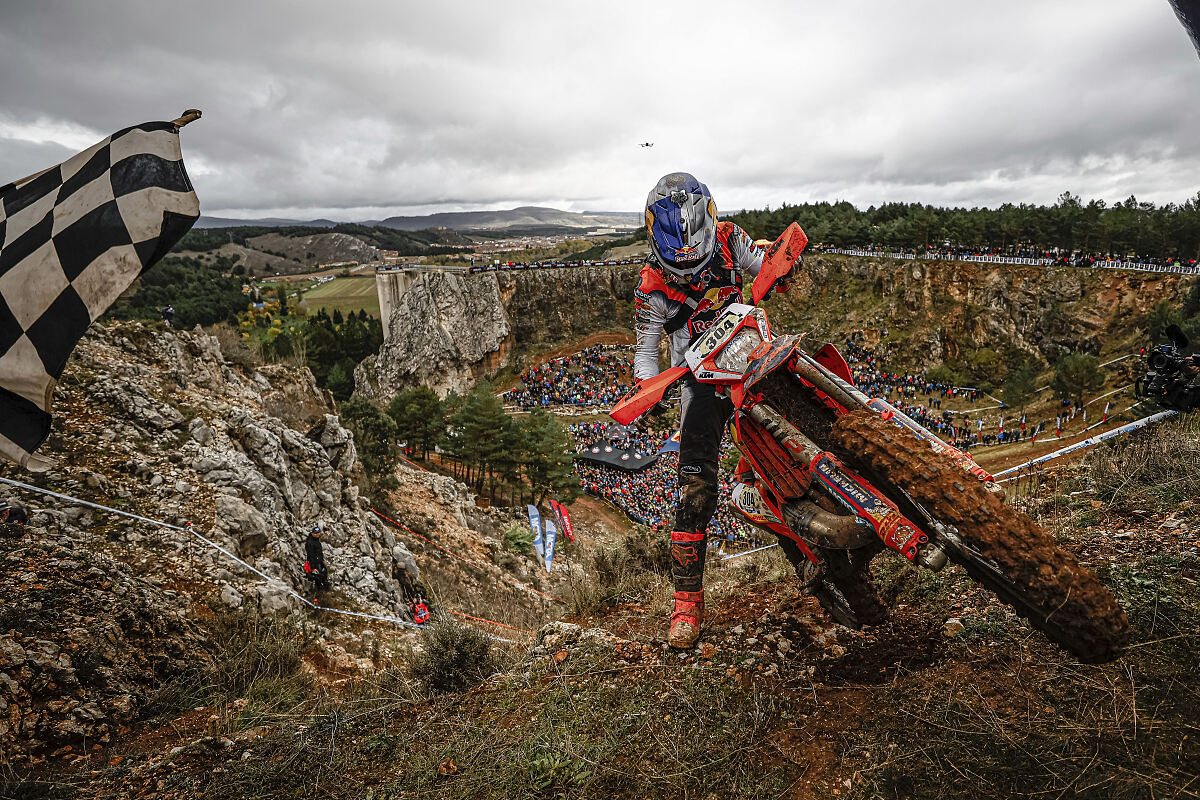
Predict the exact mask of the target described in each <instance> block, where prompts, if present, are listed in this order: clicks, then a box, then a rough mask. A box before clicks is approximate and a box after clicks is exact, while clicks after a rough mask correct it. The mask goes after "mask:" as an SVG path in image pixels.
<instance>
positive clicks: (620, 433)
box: [567, 422, 663, 455]
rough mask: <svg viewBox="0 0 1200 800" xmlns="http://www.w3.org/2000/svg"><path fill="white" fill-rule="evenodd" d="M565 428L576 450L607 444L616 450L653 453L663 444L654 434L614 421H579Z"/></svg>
mask: <svg viewBox="0 0 1200 800" xmlns="http://www.w3.org/2000/svg"><path fill="white" fill-rule="evenodd" d="M567 430H569V431H570V432H571V436H573V437H574V439H575V449H576V451H582V450H588V449H591V448H592V447H593V446H598V445H603V444H607V445H610V446H612V447H613V448H615V449H617V450H633V451H635V452H638V453H646V454H649V455H653V454H655V453H657V452H658V451H659V450H660V449H661V448H662V445H663V443H662V441H660V439H659V437H658V436H655V435H654V434H649V433H643V432H641V431H639V430H638V429H637V428H635V427H633V426H628V427H627V426H625V425H619V424H617V423H615V422H579V423H576V424H574V425H570V426H568V428H567Z"/></svg>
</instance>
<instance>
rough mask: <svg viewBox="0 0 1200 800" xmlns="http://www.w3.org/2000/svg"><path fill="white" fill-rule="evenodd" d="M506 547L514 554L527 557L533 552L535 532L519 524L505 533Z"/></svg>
mask: <svg viewBox="0 0 1200 800" xmlns="http://www.w3.org/2000/svg"><path fill="white" fill-rule="evenodd" d="M504 545H505V546H506V547H507V548H508V549H509V550H512V551H513V552H514V553H520V554H521V555H523V556H527V555H529V554H530V553H532V552H533V531H531V530H530V529H529V526H527V525H522V524H521V523H519V522H518V523H517V524H515V525H513V526H512V527H511V528H509V529H508V530H506V531H505V532H504Z"/></svg>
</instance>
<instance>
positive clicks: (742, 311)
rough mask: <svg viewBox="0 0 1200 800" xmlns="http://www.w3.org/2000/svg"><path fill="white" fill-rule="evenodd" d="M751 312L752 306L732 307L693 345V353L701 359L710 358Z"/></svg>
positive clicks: (739, 305) (739, 304)
mask: <svg viewBox="0 0 1200 800" xmlns="http://www.w3.org/2000/svg"><path fill="white" fill-rule="evenodd" d="M751 310H752V307H751V306H747V305H742V304H741V303H734V304H733V305H731V306H730V307H729V308H728V309H726V311H725V313H724V314H722V315H721V316H719V317H717V319H716V320H715V321H714V322H713V324H712V327H711V328H709V329H708V330H706V331H705V332H704V333H703V334H702V335H701V336H700V338H699V339H697V340H696V341H695V342H693V343H692V346H691V348H690V349H691V351H692V352H693V353H694V354H696V355H697V356H699V357H700V358H705V357H706V356H708V355H709V354H710V353H712V352H713V351H714V350H716V349H717V348H718V347H720V346H721V345H723V344H724V343H725V342H726V341H727V340H728V339H729V337H730V336H732V335H733V332H734V331H735V330H737V326H738V325H739V324H741V322H742V320H743V319H745V318H746V315H747V314H749V313H750V311H751Z"/></svg>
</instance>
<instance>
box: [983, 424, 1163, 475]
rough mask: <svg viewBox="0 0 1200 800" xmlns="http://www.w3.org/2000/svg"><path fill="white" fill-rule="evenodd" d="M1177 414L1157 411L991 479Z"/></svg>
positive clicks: (1027, 462) (1039, 457) (1001, 472)
mask: <svg viewBox="0 0 1200 800" xmlns="http://www.w3.org/2000/svg"><path fill="white" fill-rule="evenodd" d="M1178 414H1179V412H1178V411H1159V412H1158V413H1157V414H1151V415H1150V416H1148V417H1142V418H1141V419H1139V420H1134V421H1133V422H1130V423H1127V424H1125V425H1122V426H1121V427H1119V428H1113V429H1112V430H1111V431H1105V432H1104V433H1101V434H1097V435H1096V436H1091V437H1089V438H1087V439H1084V440H1083V441H1081V442H1076V443H1075V444H1072V445H1067V446H1066V447H1064V448H1062V449H1061V450H1055V451H1054V452H1053V453H1047V454H1046V455H1044V456H1038V457H1037V458H1035V459H1032V460H1030V461H1026V462H1025V463H1024V464H1018V465H1017V466H1015V467H1009V468H1008V469H1006V470H1002V471H1000V472H997V473H996V474H995V475H994V476H993V477H996V478H999V477H1000V476H1002V475H1008V474H1010V473H1013V472H1016V471H1017V470H1022V469H1025V468H1026V467H1032V466H1034V465H1035V464H1041V463H1043V462H1046V461H1050V460H1052V459H1055V458H1058V457H1059V456H1065V455H1066V454H1067V453H1073V452H1075V451H1076V450H1082V449H1084V448H1085V447H1091V446H1092V445H1095V444H1099V443H1100V442H1103V441H1104V440H1105V439H1111V438H1113V437H1114V436H1120V435H1121V434H1123V433H1129V432H1130V431H1134V430H1137V429H1138V428H1144V427H1146V426H1147V425H1151V424H1153V423H1155V422H1158V421H1160V420H1164V419H1167V418H1168V417H1174V416H1177V415H1178ZM1008 480H1012V478H1009V479H1008ZM997 483H1003V481H997Z"/></svg>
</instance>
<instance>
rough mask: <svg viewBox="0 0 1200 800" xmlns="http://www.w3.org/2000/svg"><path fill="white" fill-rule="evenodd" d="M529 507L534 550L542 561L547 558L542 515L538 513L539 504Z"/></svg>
mask: <svg viewBox="0 0 1200 800" xmlns="http://www.w3.org/2000/svg"><path fill="white" fill-rule="evenodd" d="M526 508H528V509H529V527H530V529H531V530H532V531H533V552H535V553H537V557H538V559H539V560H541V561H545V560H546V553H545V550H544V545H543V543H542V515H541V514H540V513H538V510H537V506H526Z"/></svg>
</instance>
